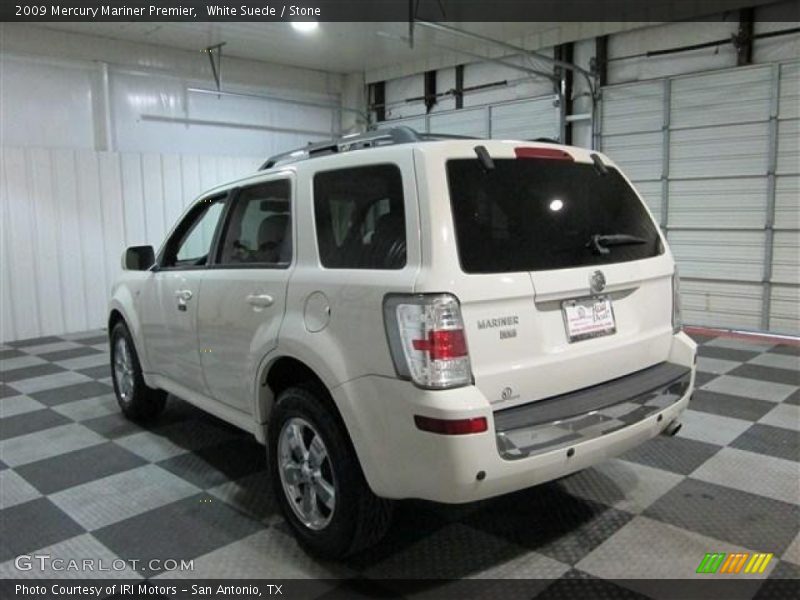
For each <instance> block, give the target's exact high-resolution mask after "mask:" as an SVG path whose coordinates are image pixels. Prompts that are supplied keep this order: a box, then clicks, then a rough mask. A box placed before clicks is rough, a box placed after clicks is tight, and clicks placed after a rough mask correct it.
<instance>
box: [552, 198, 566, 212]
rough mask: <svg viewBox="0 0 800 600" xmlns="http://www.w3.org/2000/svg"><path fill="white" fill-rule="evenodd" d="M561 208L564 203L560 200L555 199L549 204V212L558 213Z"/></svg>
mask: <svg viewBox="0 0 800 600" xmlns="http://www.w3.org/2000/svg"><path fill="white" fill-rule="evenodd" d="M562 208H564V203H563V202H562V201H561V200H558V199H556V200H553V201H552V202H551V203H550V210H552V211H553V212H558V211H559V210H561V209H562Z"/></svg>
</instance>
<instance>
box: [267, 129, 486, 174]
mask: <svg viewBox="0 0 800 600" xmlns="http://www.w3.org/2000/svg"><path fill="white" fill-rule="evenodd" d="M445 139H465V140H466V139H475V138H471V137H469V136H464V135H449V134H445V133H419V132H417V131H415V130H414V129H411V128H410V127H406V126H397V127H390V128H386V129H374V130H371V131H367V132H365V133H353V134H350V135H345V136H342V137H340V138H336V139H333V140H330V141H326V142H315V143H309V144H308V145H306V146H303V147H302V148H297V149H295V150H290V151H289V152H283V153H281V154H276V155H275V156H270V157H269V158H268V159H267V161H266V162H265V163H264V164H263V165H261V167H259V169H258V170H259V171H264V170H266V169H271V168H273V167H277V166H280V165H285V164H289V163H294V162H298V161H301V160H307V159H309V158H314V157H316V156H323V155H325V154H336V153H338V152H349V151H350V150H360V149H362V148H375V147H377V146H392V145H395V144H409V143H413V142H430V141H435V140H445Z"/></svg>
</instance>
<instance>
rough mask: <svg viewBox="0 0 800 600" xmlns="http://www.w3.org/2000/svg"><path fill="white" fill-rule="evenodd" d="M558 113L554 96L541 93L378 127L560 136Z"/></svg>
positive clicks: (482, 135)
mask: <svg viewBox="0 0 800 600" xmlns="http://www.w3.org/2000/svg"><path fill="white" fill-rule="evenodd" d="M560 119H561V113H560V110H559V108H558V105H557V103H556V97H555V96H542V97H539V98H531V99H528V100H516V101H513V102H503V103H499V104H492V105H488V106H480V107H475V108H471V107H467V108H461V109H458V110H449V111H443V112H437V113H432V114H430V115H427V116H421V117H411V118H407V119H395V120H391V121H384V122H382V123H381V124H380V126H381V127H392V126H397V125H405V126H407V127H411V128H412V129H416V130H417V131H422V132H432V133H448V134H452V135H466V136H471V137H480V138H486V137H491V138H497V139H516V140H532V139H535V138H550V139H555V140H557V139H560V137H561V122H560Z"/></svg>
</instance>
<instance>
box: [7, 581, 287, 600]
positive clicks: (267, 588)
mask: <svg viewBox="0 0 800 600" xmlns="http://www.w3.org/2000/svg"><path fill="white" fill-rule="evenodd" d="M282 587H283V586H282V585H276V584H272V583H268V584H262V585H222V584H219V585H217V586H207V585H197V584H192V585H191V586H187V587H186V588H181V589H180V591H181V592H183V593H184V594H191V595H193V596H194V595H203V596H232V597H234V598H246V597H253V598H258V597H261V596H282V595H283V591H282V590H281V588H282ZM48 593H49V594H50V595H51V596H94V597H96V598H100V597H101V596H103V597H104V596H112V595H115V594H117V595H120V596H135V597H137V598H140V597H149V596H166V595H175V594H177V593H178V587H177V586H175V585H156V584H152V583H138V584H134V583H121V584H117V583H112V584H110V585H74V584H63V583H54V584H52V585H50V586H46V585H25V584H21V583H18V584H17V585H15V586H14V595H16V596H34V597H43V596H46V595H47V594H48Z"/></svg>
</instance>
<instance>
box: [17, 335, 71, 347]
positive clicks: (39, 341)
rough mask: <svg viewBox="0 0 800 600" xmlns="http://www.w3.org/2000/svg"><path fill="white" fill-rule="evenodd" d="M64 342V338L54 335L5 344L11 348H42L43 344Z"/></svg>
mask: <svg viewBox="0 0 800 600" xmlns="http://www.w3.org/2000/svg"><path fill="white" fill-rule="evenodd" d="M63 341H65V340H64V338H60V337H57V336H55V335H46V336H44V337H38V338H30V339H27V340H17V341H16V342H5V344H6V346H11V347H12V348H26V347H29V346H42V345H44V344H56V343H58V342H63Z"/></svg>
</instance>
